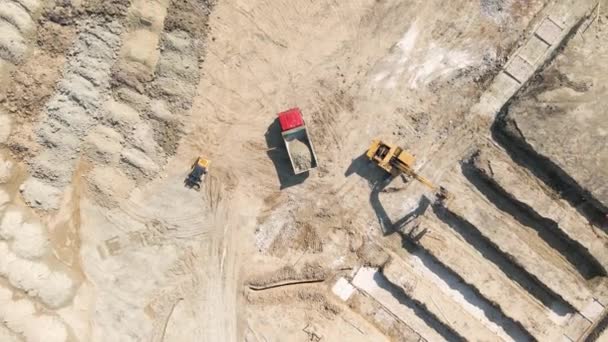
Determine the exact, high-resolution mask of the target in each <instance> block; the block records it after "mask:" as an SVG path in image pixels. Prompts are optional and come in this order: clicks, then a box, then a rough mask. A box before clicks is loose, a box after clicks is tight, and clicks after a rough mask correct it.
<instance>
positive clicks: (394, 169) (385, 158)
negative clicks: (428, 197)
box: [366, 139, 450, 200]
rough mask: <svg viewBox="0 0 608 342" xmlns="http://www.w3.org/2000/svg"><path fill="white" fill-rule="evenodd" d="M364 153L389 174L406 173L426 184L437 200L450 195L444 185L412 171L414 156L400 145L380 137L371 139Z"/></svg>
mask: <svg viewBox="0 0 608 342" xmlns="http://www.w3.org/2000/svg"><path fill="white" fill-rule="evenodd" d="M366 155H367V157H368V158H369V159H370V160H371V161H373V162H374V163H376V164H377V165H378V166H380V167H381V168H382V169H383V170H385V171H386V172H388V173H390V174H391V175H393V176H398V175H400V174H406V175H407V176H410V177H412V178H414V179H416V180H417V181H419V182H420V183H422V184H424V185H426V186H427V187H428V188H429V189H431V190H433V192H435V195H436V196H437V198H438V199H439V200H445V199H448V198H449V197H450V195H449V193H448V192H447V190H446V189H445V188H444V187H441V186H440V187H437V186H435V184H433V183H432V182H431V181H430V180H428V179H426V178H424V177H422V176H421V175H419V174H417V173H416V172H415V171H414V169H413V166H414V162H415V161H416V157H414V156H413V155H411V154H410V153H408V152H407V151H405V150H403V149H402V148H401V147H398V146H396V145H393V144H388V143H385V142H383V141H382V140H380V139H374V140H372V144H371V146H370V147H369V149H368V150H367V153H366Z"/></svg>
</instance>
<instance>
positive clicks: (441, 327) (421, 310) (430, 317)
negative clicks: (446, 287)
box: [375, 270, 466, 342]
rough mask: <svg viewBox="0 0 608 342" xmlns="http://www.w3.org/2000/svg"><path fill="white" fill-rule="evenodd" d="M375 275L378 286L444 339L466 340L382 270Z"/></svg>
mask: <svg viewBox="0 0 608 342" xmlns="http://www.w3.org/2000/svg"><path fill="white" fill-rule="evenodd" d="M381 271H382V270H381ZM375 277H378V279H375V281H376V283H377V284H378V286H380V287H381V288H383V289H385V290H386V291H388V292H389V293H390V294H391V295H392V296H393V297H394V298H395V299H397V301H399V304H401V305H405V306H407V307H408V308H410V309H411V310H413V311H414V313H415V314H416V316H418V317H420V319H422V320H423V321H424V323H425V324H426V325H428V326H429V327H431V328H432V329H433V330H435V331H436V332H437V333H438V334H439V335H441V336H442V337H443V338H444V339H445V340H446V341H449V342H464V341H466V339H465V338H464V337H462V336H460V335H459V334H458V333H457V332H456V331H454V330H453V329H452V328H451V327H449V326H447V325H445V324H444V323H443V322H441V320H439V318H438V317H437V316H435V315H434V314H433V313H432V312H431V311H430V310H429V309H428V308H427V306H426V304H424V303H422V302H419V301H417V300H414V299H412V298H410V297H409V296H408V295H407V293H405V291H404V290H403V289H402V288H401V287H399V286H397V285H395V284H393V283H391V282H390V281H389V280H388V279H387V278H386V277H385V276H384V274H382V272H378V273H376V275H375ZM406 323H407V322H406Z"/></svg>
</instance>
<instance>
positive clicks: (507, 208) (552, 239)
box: [461, 157, 606, 280]
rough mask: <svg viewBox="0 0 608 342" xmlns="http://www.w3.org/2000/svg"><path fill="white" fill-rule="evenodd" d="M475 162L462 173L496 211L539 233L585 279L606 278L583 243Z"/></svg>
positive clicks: (463, 169)
mask: <svg viewBox="0 0 608 342" xmlns="http://www.w3.org/2000/svg"><path fill="white" fill-rule="evenodd" d="M473 158H474V157H472V159H470V160H469V161H468V162H465V163H463V164H462V165H461V167H462V173H463V174H464V176H465V177H466V178H467V179H468V180H469V182H471V184H473V185H474V186H475V187H476V188H477V190H479V192H481V193H482V194H483V195H484V196H485V197H486V198H487V199H488V200H489V201H490V202H492V203H493V204H494V206H496V208H498V209H499V210H501V211H502V212H504V213H506V214H508V215H510V216H511V217H513V218H514V219H515V220H516V221H517V222H519V223H520V224H521V225H522V226H524V227H527V228H529V229H531V230H533V231H534V232H536V233H537V234H538V236H540V237H541V238H542V239H543V240H544V241H545V242H547V244H549V246H551V247H552V248H553V249H555V250H556V251H557V252H558V253H560V254H561V255H562V256H564V258H566V260H568V262H569V263H570V264H572V265H573V266H574V267H575V268H576V270H577V271H578V272H579V273H580V274H581V276H583V277H584V278H585V279H587V280H590V279H593V278H595V277H600V276H605V275H606V271H605V270H604V268H603V267H602V266H601V264H600V263H599V262H598V261H597V260H596V259H595V258H594V257H593V255H591V254H590V253H589V251H588V250H587V249H586V248H585V247H583V246H582V245H581V244H580V243H579V242H577V241H575V240H573V239H572V238H570V237H569V236H568V235H566V234H565V233H564V232H563V231H562V230H561V229H560V228H559V226H558V224H557V222H555V221H553V220H551V219H547V218H545V217H542V216H541V215H539V214H538V213H537V212H536V211H535V210H534V209H533V208H531V207H530V206H528V205H527V204H525V203H522V202H520V201H519V200H517V199H516V198H514V197H513V195H512V194H510V193H509V192H508V191H506V190H505V189H503V188H502V187H501V186H500V185H499V184H497V183H496V181H495V180H494V179H492V178H491V177H490V176H489V175H487V174H486V173H485V172H483V171H482V170H480V169H479V168H478V167H476V166H475V165H474V161H473Z"/></svg>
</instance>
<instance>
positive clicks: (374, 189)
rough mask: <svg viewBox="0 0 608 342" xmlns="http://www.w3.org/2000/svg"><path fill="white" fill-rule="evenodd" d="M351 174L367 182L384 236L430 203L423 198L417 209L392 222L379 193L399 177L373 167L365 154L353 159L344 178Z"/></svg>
mask: <svg viewBox="0 0 608 342" xmlns="http://www.w3.org/2000/svg"><path fill="white" fill-rule="evenodd" d="M352 174H356V175H358V176H359V177H361V178H363V179H365V180H366V181H367V183H368V185H369V187H370V190H371V192H370V196H369V202H370V204H371V206H372V209H373V210H374V213H375V214H376V218H377V220H378V223H379V224H380V228H381V229H382V233H383V234H384V235H390V234H392V233H394V232H395V231H397V230H399V229H400V228H401V227H402V226H403V225H405V224H407V223H408V222H409V221H410V220H412V219H414V218H415V217H416V216H418V215H420V214H422V213H424V211H426V209H427V208H428V206H429V205H430V203H431V202H430V201H429V199H428V198H426V197H424V196H423V197H422V198H421V199H420V202H419V203H418V208H417V209H415V210H414V211H412V212H410V213H408V214H406V215H405V216H403V217H402V218H400V219H398V220H397V221H395V222H393V221H392V220H391V218H390V217H389V215H388V213H387V212H386V209H384V206H383V205H382V202H381V201H380V193H382V192H385V190H386V188H387V186H388V185H389V184H391V183H392V182H393V180H395V178H399V177H395V176H393V175H391V174H389V173H387V172H385V171H384V170H382V169H381V168H379V167H377V166H376V165H374V164H373V163H372V162H371V161H370V160H369V159H368V158H367V156H366V155H365V152H364V153H363V154H361V155H360V156H359V157H357V158H355V159H353V160H352V162H351V164H350V165H349V166H348V168H347V169H346V172H344V176H346V177H348V176H350V175H352Z"/></svg>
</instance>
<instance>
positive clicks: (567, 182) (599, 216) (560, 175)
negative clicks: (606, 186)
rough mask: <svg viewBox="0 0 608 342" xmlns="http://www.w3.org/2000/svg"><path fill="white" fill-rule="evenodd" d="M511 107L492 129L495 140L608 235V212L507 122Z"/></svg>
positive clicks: (504, 111) (500, 115) (512, 123)
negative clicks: (607, 220)
mask: <svg viewBox="0 0 608 342" xmlns="http://www.w3.org/2000/svg"><path fill="white" fill-rule="evenodd" d="M508 110H509V107H508V105H506V106H505V109H503V111H502V112H501V113H500V114H499V116H498V118H497V120H496V121H495V122H494V124H493V125H492V137H493V139H494V140H495V141H497V142H498V143H499V144H500V145H501V146H502V147H503V148H504V149H505V150H506V151H507V153H508V154H509V155H510V156H511V158H512V159H513V160H514V161H515V162H516V163H517V164H519V165H521V166H523V167H525V168H527V169H528V170H530V171H531V172H532V173H533V174H534V175H535V176H536V177H538V178H539V179H540V180H542V181H543V182H544V183H545V184H547V186H549V187H550V188H552V189H553V190H554V191H555V192H557V193H558V194H559V195H560V196H561V197H562V198H563V199H565V200H566V201H568V203H570V205H572V206H573V207H574V208H576V210H577V211H578V212H579V213H581V215H583V216H584V217H585V218H587V220H589V222H590V223H591V224H593V225H594V226H596V227H600V228H602V229H603V230H604V231H606V232H608V225H607V224H606V223H605V222H606V215H608V208H607V207H606V206H605V205H603V204H602V203H601V202H600V201H599V200H597V199H596V198H595V197H594V196H593V195H592V194H591V193H590V192H589V191H588V190H586V189H585V188H583V187H582V186H581V185H580V184H578V182H577V181H576V180H574V179H573V178H572V177H571V176H570V175H568V174H567V173H566V172H565V171H564V170H563V169H562V168H560V167H559V166H558V165H557V164H555V163H554V162H553V161H551V159H549V158H547V157H545V156H543V155H541V154H540V153H538V152H536V151H535V150H534V148H532V146H530V144H528V143H527V142H526V141H525V138H524V137H523V135H522V134H521V132H520V131H519V129H518V127H517V123H516V122H515V121H514V120H512V119H510V118H508Z"/></svg>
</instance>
